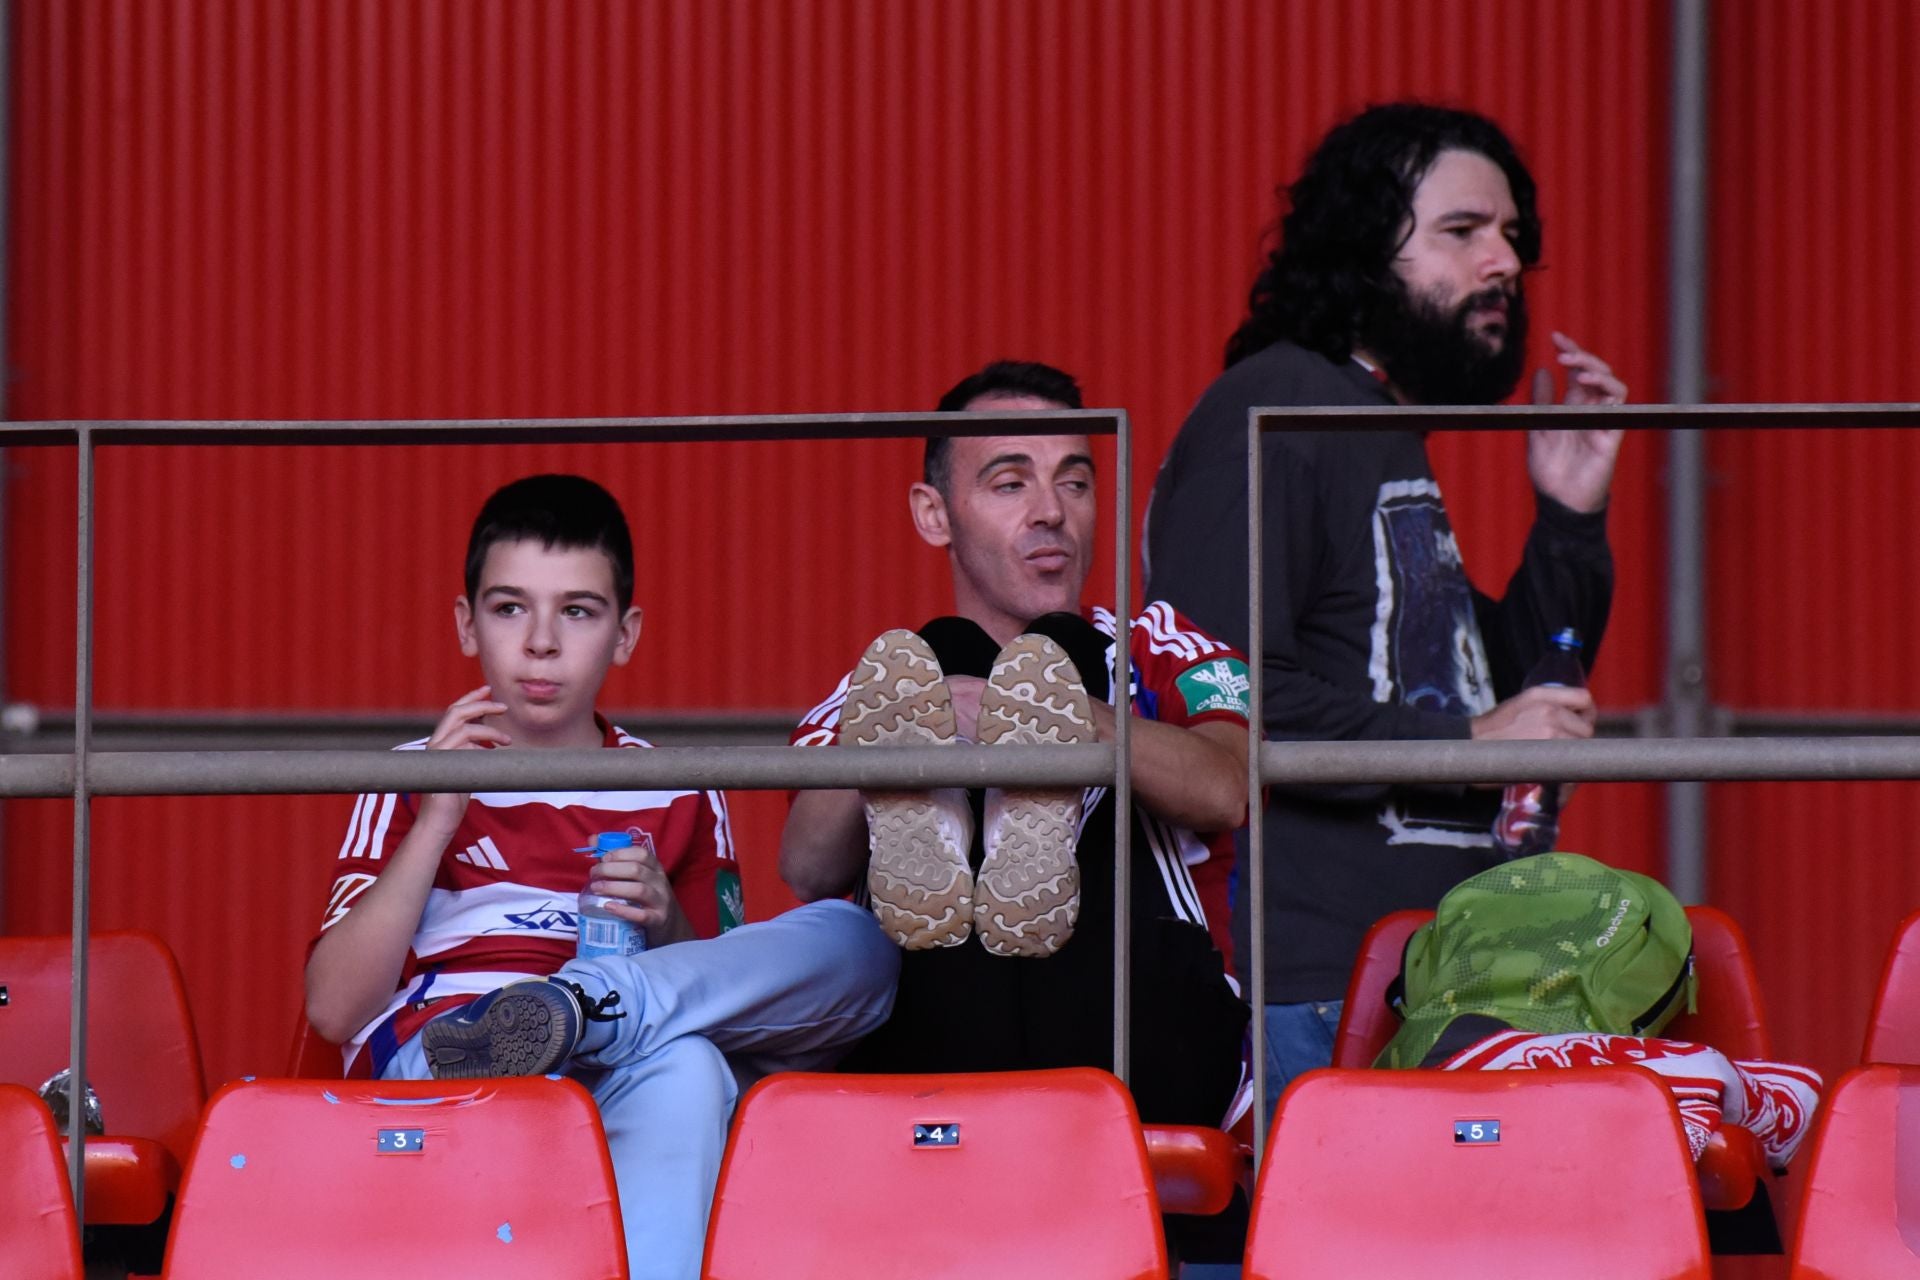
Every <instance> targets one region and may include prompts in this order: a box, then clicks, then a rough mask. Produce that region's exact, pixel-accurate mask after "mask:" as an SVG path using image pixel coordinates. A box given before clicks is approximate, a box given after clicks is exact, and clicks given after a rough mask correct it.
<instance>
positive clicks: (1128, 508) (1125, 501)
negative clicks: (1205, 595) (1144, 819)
mask: <svg viewBox="0 0 1920 1280" xmlns="http://www.w3.org/2000/svg"><path fill="white" fill-rule="evenodd" d="M1114 453H1115V454H1116V455H1117V456H1116V458H1115V467H1114V471H1115V473H1116V479H1115V483H1114V490H1115V501H1114V508H1115V509H1114V513H1113V672H1112V680H1111V688H1110V690H1109V698H1110V700H1111V701H1112V703H1113V751H1114V766H1113V1074H1115V1075H1116V1076H1119V1077H1120V1081H1121V1083H1122V1084H1125V1083H1127V1082H1129V1081H1130V1080H1132V1078H1133V1052H1132V1049H1133V1017H1132V1013H1133V1007H1132V995H1133V962H1132V950H1133V946H1132V942H1133V939H1132V934H1133V852H1132V847H1131V846H1132V843H1133V755H1132V751H1131V741H1132V736H1131V734H1130V733H1129V732H1128V721H1129V720H1131V718H1132V715H1133V698H1132V697H1131V696H1130V691H1131V690H1132V688H1133V600H1132V594H1131V593H1132V574H1131V573H1130V572H1129V570H1130V569H1131V567H1132V563H1131V562H1132V560H1133V429H1132V427H1131V425H1130V423H1129V420H1128V417H1127V414H1126V411H1125V410H1122V411H1121V413H1120V421H1119V424H1118V427H1117V429H1116V430H1115V432H1114Z"/></svg>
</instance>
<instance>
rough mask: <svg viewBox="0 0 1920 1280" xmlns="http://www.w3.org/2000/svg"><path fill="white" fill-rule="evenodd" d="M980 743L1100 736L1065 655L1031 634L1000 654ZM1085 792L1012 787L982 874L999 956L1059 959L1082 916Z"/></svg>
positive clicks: (991, 825) (992, 829) (979, 916)
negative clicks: (1077, 846) (1080, 850)
mask: <svg viewBox="0 0 1920 1280" xmlns="http://www.w3.org/2000/svg"><path fill="white" fill-rule="evenodd" d="M979 733H980V741H981V742H983V743H1002V742H1005V743H1012V744H1016V745H1026V744H1036V743H1054V742H1092V741H1094V740H1095V737H1096V734H1095V729H1094V724H1093V711H1092V707H1091V704H1090V703H1089V701H1088V698H1087V691H1086V690H1085V689H1084V688H1083V687H1082V686H1081V684H1080V678H1079V672H1078V671H1077V670H1075V668H1074V665H1073V661H1072V659H1070V658H1068V657H1067V654H1066V651H1065V650H1063V649H1062V648H1061V647H1060V646H1059V645H1057V644H1055V643H1054V642H1053V641H1052V640H1049V639H1047V638H1046V637H1045V636H1036V635H1023V636H1018V637H1016V638H1015V639H1014V640H1013V641H1012V643H1010V644H1008V645H1007V647H1006V648H1004V649H1002V650H1001V651H1000V656H999V657H998V658H997V659H996V660H995V661H994V664H993V674H992V675H991V676H989V677H988V679H987V687H986V689H985V690H984V691H983V692H982V693H981V695H980V719H979ZM1080 802H1081V791H1080V789H1079V788H1077V787H1076V788H1073V789H1070V790H1058V791H1035V790H1022V789H1009V790H1003V791H1002V792H1001V794H1000V799H999V803H998V804H997V805H995V806H993V812H992V813H991V814H990V816H989V819H988V826H987V833H986V841H985V844H986V857H985V858H984V859H983V860H982V861H981V863H980V872H979V874H978V875H977V876H976V877H975V880H974V896H975V899H976V901H975V904H974V917H973V931H974V932H975V933H976V934H978V935H979V936H980V945H982V946H984V947H985V948H986V949H987V950H988V951H991V952H993V953H994V954H995V955H1002V956H1030V957H1038V956H1050V955H1052V954H1053V953H1054V952H1056V951H1058V950H1059V949H1060V948H1061V947H1062V946H1063V945H1065V943H1066V941H1067V939H1068V938H1070V937H1072V936H1073V926H1074V924H1075V922H1076V921H1077V920H1078V919H1079V917H1080V864H1079V863H1078V862H1077V861H1076V860H1075V858H1074V855H1073V846H1074V841H1075V840H1076V838H1077V837H1078V835H1079V828H1080Z"/></svg>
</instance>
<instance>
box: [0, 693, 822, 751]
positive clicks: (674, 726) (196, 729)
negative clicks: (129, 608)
mask: <svg viewBox="0 0 1920 1280" xmlns="http://www.w3.org/2000/svg"><path fill="white" fill-rule="evenodd" d="M444 710H445V709H444V708H435V709H429V708H424V707H422V708H414V709H410V710H401V711H342V712H326V711H273V710H263V711H174V710H167V711H95V712H94V713H93V717H92V721H91V723H92V727H93V742H94V745H95V747H96V749H98V750H101V751H316V750H343V749H344V750H353V749H360V750H367V751H380V750H385V749H386V748H389V747H392V746H394V745H396V744H398V743H401V742H406V741H408V740H410V739H413V738H419V737H424V736H425V735H426V734H427V733H429V732H431V731H432V728H433V725H434V723H435V722H436V721H437V720H439V718H440V717H441V715H442V714H443V713H444ZM803 714H805V709H804V708H798V707H796V708H793V709H791V710H789V709H785V708H781V709H774V708H759V709H754V710H748V711H658V710H654V711H648V710H644V709H627V710H624V711H622V710H612V711H609V712H607V718H608V719H609V720H611V721H613V723H615V724H617V725H620V726H622V727H623V728H626V729H628V730H629V731H630V732H633V733H636V734H638V735H639V736H640V737H642V738H645V739H646V740H647V741H648V742H651V743H653V744H654V745H656V746H671V747H696V746H715V747H718V746H784V745H785V744H786V741H787V736H788V734H790V733H791V732H792V730H793V727H794V726H795V725H796V724H799V723H800V719H801V716H802V715H803ZM72 746H73V712H72V710H70V709H68V708H46V707H36V706H32V705H30V704H27V703H14V704H12V705H10V706H6V707H0V753H5V752H42V751H68V750H71V749H72Z"/></svg>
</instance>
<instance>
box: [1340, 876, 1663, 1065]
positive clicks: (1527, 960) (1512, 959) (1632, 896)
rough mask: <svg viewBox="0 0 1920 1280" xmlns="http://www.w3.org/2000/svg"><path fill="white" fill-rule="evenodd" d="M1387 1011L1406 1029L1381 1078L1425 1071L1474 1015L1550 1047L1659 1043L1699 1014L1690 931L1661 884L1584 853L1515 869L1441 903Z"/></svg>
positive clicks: (1416, 937)
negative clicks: (1445, 1039) (1545, 1038)
mask: <svg viewBox="0 0 1920 1280" xmlns="http://www.w3.org/2000/svg"><path fill="white" fill-rule="evenodd" d="M1388 1000H1389V1002H1391V1003H1392V1004H1393V1005H1394V1007H1395V1009H1396V1010H1397V1011H1398V1012H1399V1013H1400V1015H1401V1016H1402V1017H1403V1018H1405V1019H1406V1023H1405V1025H1403V1026H1402V1027H1401V1028H1400V1031H1399V1033H1398V1034H1397V1035H1395V1036H1394V1037H1393V1039H1392V1040H1391V1041H1390V1042H1389V1043H1388V1044H1387V1047H1386V1048H1385V1049H1384V1050H1382V1051H1381V1053H1380V1056H1379V1057H1378V1058H1376V1059H1375V1060H1374V1064H1373V1065H1374V1066H1376V1067H1417V1066H1419V1065H1420V1063H1421V1061H1422V1059H1424V1058H1425V1057H1426V1056H1427V1054H1428V1052H1429V1051H1431V1050H1432V1049H1433V1047H1434V1044H1435V1042H1436V1041H1438V1040H1439V1039H1440V1037H1441V1034H1442V1033H1443V1032H1444V1031H1445V1030H1446V1029H1447V1026H1448V1025H1449V1024H1450V1023H1452V1022H1453V1021H1454V1019H1456V1018H1459V1017H1462V1016H1463V1015H1468V1014H1478V1015H1481V1016H1482V1017H1488V1018H1494V1019H1498V1020H1499V1021H1500V1022H1504V1023H1506V1024H1508V1025H1509V1026H1512V1027H1515V1028H1517V1029H1519V1030H1522V1031H1531V1032H1534V1033H1536V1034H1543V1035H1544V1034H1551V1033H1555V1032H1564V1031H1600V1032H1606V1033H1608V1034H1612V1035H1652V1034H1654V1033H1656V1032H1658V1031H1659V1030H1660V1028H1662V1027H1664V1026H1666V1025H1667V1023H1668V1022H1670V1021H1671V1020H1672V1019H1673V1016H1674V1015H1675V1014H1676V1013H1678V1012H1679V1011H1680V1010H1681V1009H1682V1008H1683V1007H1684V1008H1686V1009H1687V1010H1689V1011H1691V1010H1692V1009H1693V1001H1694V977H1693V927H1692V926H1691V925H1690V924H1688V923H1687V913H1686V909H1685V908H1683V907H1682V906H1681V905H1680V903H1679V901H1678V900H1677V899H1676V898H1675V897H1674V896H1673V894H1671V893H1669V892H1668V891H1667V889H1666V886H1664V885H1662V884H1661V883H1660V882H1659V881H1657V880H1652V879H1649V878H1648V877H1646V876H1643V875H1636V874H1635V873H1633V872H1631V871H1619V870H1616V869H1615V868H1613V867H1609V866H1607V865H1606V864H1604V863H1600V862H1595V861H1594V860H1593V859H1592V858H1585V857H1582V856H1581V855H1579V854H1577V853H1543V854H1540V855H1538V856H1536V857H1532V858H1519V859H1516V860H1514V861H1512V862H1504V863H1501V864H1500V865H1499V866H1497V867H1493V868H1491V869H1489V870H1486V871H1482V872H1481V873H1480V874H1479V875H1477V876H1474V877H1472V878H1471V879H1468V880H1463V881H1461V882H1460V883H1459V884H1457V885H1455V886H1454V887H1453V888H1452V889H1451V890H1449V891H1448V893H1447V896H1446V897H1444V898H1442V899H1440V908H1439V910H1438V911H1437V912H1435V914H1434V918H1433V920H1432V921H1431V922H1429V923H1427V924H1424V925H1422V926H1420V928H1419V929H1417V930H1415V931H1414V934H1413V936H1412V937H1411V938H1409V939H1408V940H1407V949H1406V953H1405V955H1404V957H1403V958H1402V960H1401V964H1400V977H1399V978H1398V979H1397V980H1396V981H1395V982H1394V984H1393V989H1392V990H1390V991H1389V992H1388ZM1462 1030H1463V1031H1464V1030H1466V1029H1465V1028H1463V1029H1462Z"/></svg>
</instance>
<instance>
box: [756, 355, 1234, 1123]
mask: <svg viewBox="0 0 1920 1280" xmlns="http://www.w3.org/2000/svg"><path fill="white" fill-rule="evenodd" d="M940 404H941V408H942V409H943V410H954V409H966V410H974V411H995V410H998V411H1009V412H1014V413H1020V412H1028V413H1031V412H1035V411H1045V410H1053V409H1062V408H1079V407H1080V391H1079V388H1078V387H1077V386H1076V385H1075V384H1074V381H1073V379H1072V378H1070V377H1068V376H1067V375H1066V374H1064V373H1061V372H1060V371H1059V370H1056V369H1050V368H1048V367H1047V366H1044V365H1033V364H1019V363H1012V362H1001V363H998V364H994V365H990V366H988V367H987V368H986V369H984V370H982V371H981V372H980V373H979V374H976V375H974V376H973V377H971V378H968V379H966V380H965V381H963V382H961V383H960V384H959V385H958V386H956V387H955V388H954V389H953V390H952V391H951V392H949V393H948V394H947V396H945V397H944V398H942V400H941V402H940ZM924 476H925V478H924V479H923V480H922V481H921V482H920V483H917V484H914V485H913V486H911V488H910V491H909V494H908V502H909V508H910V512H911V515H912V518H913V522H914V528H915V530H916V531H917V532H918V534H919V536H920V537H921V538H922V539H924V540H925V541H926V542H927V543H929V544H930V545H932V546H934V547H938V548H942V549H944V550H945V551H946V552H947V559H948V564H949V566H950V570H951V573H952V581H953V594H954V616H950V617H944V618H937V619H934V620H933V621H931V622H929V623H927V624H926V625H924V626H922V627H920V628H919V629H918V631H917V632H913V631H889V632H887V633H886V634H885V635H883V636H881V637H880V638H879V639H878V640H876V641H875V642H874V643H873V644H872V645H871V646H869V648H868V650H867V652H866V654H865V655H863V657H862V659H861V661H860V664H859V665H858V667H857V668H856V669H855V671H854V672H852V673H850V674H849V676H848V677H847V678H846V679H845V680H843V681H841V683H840V687H839V688H838V689H836V690H835V691H834V693H833V695H832V696H830V697H829V698H828V699H827V700H826V701H825V702H823V703H822V704H821V705H820V706H818V707H816V708H815V709H814V710H813V711H812V712H810V713H809V714H808V715H807V717H806V719H805V720H804V721H803V722H802V723H801V725H800V726H799V728H798V729H797V730H796V731H795V733H794V737H793V740H794V741H795V742H796V743H800V744H803V745H818V744H827V743H832V742H838V741H846V742H849V743H852V744H859V745H866V746H878V745H884V744H886V743H894V742H915V743H941V742H953V741H956V740H975V741H981V742H995V741H999V742H1037V741H1092V740H1094V739H1095V738H1096V737H1097V738H1098V739H1099V740H1102V741H1111V740H1112V733H1113V727H1114V718H1113V712H1112V709H1111V708H1110V707H1109V706H1108V705H1107V692H1108V688H1109V679H1108V674H1107V673H1108V672H1109V671H1110V670H1111V664H1112V648H1113V643H1114V641H1113V636H1114V631H1115V626H1114V619H1113V617H1112V615H1111V614H1110V613H1109V612H1108V611H1107V610H1105V609H1089V610H1084V611H1083V610H1082V608H1081V601H1080V592H1081V588H1082V586H1083V585H1084V584H1085V581H1086V577H1087V572H1088V569H1089V567H1090V565H1091V563H1092V559H1093V537H1094V528H1095V514H1096V511H1095V492H1094V479H1095V475H1094V460H1093V455H1092V448H1091V446H1090V444H1089V442H1088V440H1087V437H1086V436H1084V435H1078V434H1076V435H1045V436H1035V435H1006V436H962V437H956V438H953V439H933V440H929V441H928V443H927V452H926V467H925V472H924ZM1130 656H1131V658H1132V667H1133V685H1134V691H1133V702H1132V708H1133V710H1132V714H1133V715H1134V716H1135V717H1136V719H1134V721H1133V723H1132V725H1131V739H1132V757H1133V787H1134V798H1135V811H1134V822H1133V832H1132V846H1131V848H1132V878H1131V891H1132V903H1133V913H1132V915H1133V918H1132V941H1133V950H1132V987H1133V1013H1132V1017H1133V1026H1134V1036H1133V1076H1132V1079H1131V1085H1132V1088H1133V1093H1134V1096H1135V1099H1136V1101H1137V1103H1138V1105H1139V1110H1140V1113H1141V1115H1142V1116H1143V1117H1144V1118H1146V1119H1148V1120H1157V1121H1162V1122H1169V1123H1189V1124H1218V1123H1220V1122H1221V1121H1222V1120H1223V1118H1224V1117H1225V1113H1226V1111H1227V1109H1228V1107H1229V1104H1230V1103H1231V1101H1232V1100H1233V1098H1234V1096H1235V1093H1236V1091H1237V1087H1238V1084H1239V1080H1240V1075H1241V1070H1240V1067H1241V1045H1242V1041H1243V1036H1244V1032H1245V1027H1246V1021H1247V1010H1246V1006H1245V1005H1244V1004H1243V1003H1242V1002H1241V1000H1240V999H1239V997H1238V996H1237V995H1236V994H1235V992H1234V989H1233V987H1232V985H1231V983H1230V981H1229V980H1228V978H1227V977H1226V975H1225V974H1224V972H1223V969H1222V963H1221V959H1220V957H1219V954H1218V952H1217V951H1216V950H1215V949H1214V947H1213V945H1212V944H1211V941H1210V939H1209V936H1208V932H1207V928H1206V924H1207V920H1206V914H1205V911H1204V909H1203V905H1202V895H1201V894H1200V893H1199V892H1198V891H1197V890H1196V889H1195V887H1194V883H1193V877H1192V875H1191V874H1190V871H1191V868H1192V867H1193V866H1195V865H1196V864H1203V863H1204V862H1205V860H1207V859H1208V858H1209V856H1210V851H1209V848H1208V845H1207V843H1206V841H1205V839H1204V838H1203V833H1208V832H1219V831H1230V830H1232V829H1233V828H1234V827H1236V826H1238V825H1239V824H1240V823H1241V822H1242V821H1243V820H1244V818H1245V813H1246V735H1247V718H1246V717H1247V711H1248V706H1247V701H1246V684H1245V676H1246V667H1245V661H1244V659H1243V658H1242V657H1241V655H1240V654H1239V653H1238V652H1237V651H1235V650H1233V649H1231V648H1230V647H1229V646H1227V645H1225V644H1223V643H1221V642H1219V641H1218V640H1215V639H1213V638H1211V637H1209V636H1207V635H1205V634H1203V633H1201V632H1200V631H1198V629H1196V628H1193V627H1192V626H1191V625H1190V624H1188V623H1187V622H1186V620H1185V619H1183V618H1181V617H1179V616H1178V615H1177V614H1176V613H1175V612H1174V611H1173V610H1172V609H1171V608H1169V607H1168V606H1167V605H1165V604H1162V603H1153V604H1149V605H1148V606H1147V607H1146V609H1145V610H1143V611H1142V613H1141V614H1140V616H1139V617H1138V618H1137V619H1136V620H1135V621H1134V623H1133V626H1132V629H1131V646H1130ZM1111 805H1112V799H1111V796H1110V794H1109V792H1108V789H1106V788H1099V787H1096V788H1091V789H1089V790H1088V791H1087V792H1085V794H1084V795H1083V794H1082V792H1081V791H1080V789H1078V788H1074V789H1072V790H1071V791H1069V792H1066V793H1061V792H1054V791H1031V790H1018V789H1009V790H1006V791H1004V792H1003V791H1001V790H1000V789H997V788H996V789H989V790H988V791H986V792H985V793H978V792H976V793H973V794H972V795H970V796H968V795H962V794H959V793H944V794H943V793H940V792H933V793H926V792H919V793H881V792H876V793H870V794H866V795H864V796H863V794H862V793H860V792H857V791H807V792H801V793H799V794H798V795H797V796H796V797H795V798H794V801H793V806H792V809H791V811H790V812H789V814H788V818H787V825H786V829H785V832H784V834H783V836H782V839H781V849H780V870H781V874H782V875H783V876H784V877H785V879H786V881H787V883H788V884H789V885H790V886H791V887H792V888H793V890H794V892H795V893H796V894H797V895H798V896H799V897H800V899H801V900H802V901H814V900H817V899H821V898H829V897H834V896H838V895H843V894H848V893H852V892H855V891H856V890H858V889H859V888H860V886H861V885H862V884H863V883H864V885H865V886H866V888H867V890H868V893H869V896H870V897H871V899H872V905H873V907H874V910H875V913H876V914H877V915H878V916H879V917H880V920H881V923H882V926H883V928H884V929H885V930H886V932H888V933H889V934H890V935H891V936H893V937H894V938H895V940H896V941H897V942H899V943H900V944H901V946H902V947H903V948H905V950H904V951H903V954H902V956H901V960H902V964H901V983H900V989H899V993H898V995H897V997H896V999H895V1003H894V1011H893V1015H892V1017H891V1019H890V1020H889V1021H888V1023H887V1025H886V1026H884V1027H882V1028H881V1029H880V1030H879V1031H877V1032H875V1033H873V1034H872V1035H870V1036H869V1037H868V1038H867V1039H866V1040H865V1041H864V1042H863V1043H862V1044H861V1045H860V1046H859V1047H858V1048H857V1049H856V1050H855V1052H854V1053H853V1054H852V1055H851V1056H850V1057H849V1058H848V1059H847V1062H846V1063H845V1064H844V1065H845V1066H846V1067H847V1068H848V1069H854V1070H868V1071H889V1072H892V1071H993V1070H1012V1069H1020V1068H1038V1067H1064V1066H1101V1067H1104V1066H1107V1065H1108V1064H1109V1063H1110V1062H1111V1059H1112V1044H1113V996H1112V989H1113V932H1112V930H1113V911H1112V902H1113V846H1112V832H1113V814H1112V809H1111ZM976 833H977V834H976Z"/></svg>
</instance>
